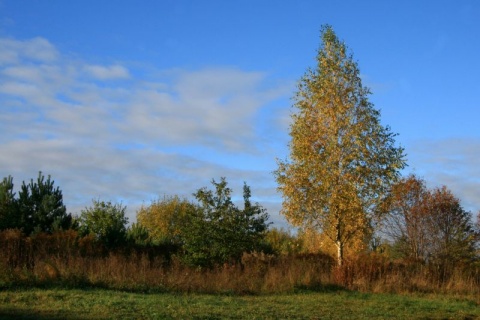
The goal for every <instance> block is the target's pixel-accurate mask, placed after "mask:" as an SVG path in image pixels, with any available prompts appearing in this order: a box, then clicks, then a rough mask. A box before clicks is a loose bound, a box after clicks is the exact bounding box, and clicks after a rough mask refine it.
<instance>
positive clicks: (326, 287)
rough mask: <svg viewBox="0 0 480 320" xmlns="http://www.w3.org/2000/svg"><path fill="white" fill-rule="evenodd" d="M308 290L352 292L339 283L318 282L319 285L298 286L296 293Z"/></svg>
mask: <svg viewBox="0 0 480 320" xmlns="http://www.w3.org/2000/svg"><path fill="white" fill-rule="evenodd" d="M308 292H315V293H333V292H352V291H351V290H349V289H347V288H345V287H343V286H340V285H337V284H331V283H329V284H317V285H309V286H304V285H300V286H296V287H295V293H308Z"/></svg>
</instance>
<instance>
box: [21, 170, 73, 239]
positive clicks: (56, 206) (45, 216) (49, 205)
mask: <svg viewBox="0 0 480 320" xmlns="http://www.w3.org/2000/svg"><path fill="white" fill-rule="evenodd" d="M53 185H54V181H53V180H51V177H50V176H48V177H47V179H46V180H45V177H44V176H43V174H42V172H39V173H38V178H37V181H35V182H34V181H33V179H31V180H30V183H29V184H25V181H24V182H23V184H22V187H21V190H20V192H19V198H18V210H19V213H20V219H21V220H20V223H21V226H22V229H23V231H24V232H25V234H27V235H30V234H32V233H37V232H47V233H51V232H53V231H54V230H60V229H64V230H65V229H68V228H70V226H71V224H72V216H71V215H70V214H67V209H66V207H65V205H64V204H63V195H62V191H61V190H60V188H59V187H56V188H54V186H53Z"/></svg>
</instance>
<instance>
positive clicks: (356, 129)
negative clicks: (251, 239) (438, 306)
mask: <svg viewBox="0 0 480 320" xmlns="http://www.w3.org/2000/svg"><path fill="white" fill-rule="evenodd" d="M321 39H322V46H321V47H320V49H319V51H318V55H317V67H316V69H314V70H312V69H309V70H308V71H307V73H306V74H305V76H304V77H303V78H302V79H301V80H300V82H299V85H298V91H297V93H296V97H295V105H294V107H296V109H297V110H296V112H295V113H293V114H292V124H291V127H290V136H291V142H290V145H289V146H290V160H285V161H279V162H278V169H277V170H276V171H275V176H276V179H277V182H278V185H279V186H278V189H279V191H280V192H281V193H282V194H283V207H282V214H283V215H284V216H285V217H286V218H287V220H288V221H289V222H290V223H291V224H293V225H295V226H301V227H307V228H315V229H317V230H319V231H321V232H323V233H324V234H325V235H326V236H328V237H329V238H330V239H331V240H332V241H333V242H334V243H335V245H336V247H337V257H338V263H339V265H341V264H342V261H343V258H344V248H345V246H346V245H347V244H348V243H349V242H350V241H352V239H355V238H357V239H358V238H359V237H361V236H362V235H365V234H368V233H369V232H371V231H372V226H373V224H374V222H375V219H376V218H378V217H379V214H380V211H381V210H380V209H379V208H380V204H381V203H382V201H383V199H384V198H385V197H386V194H387V193H388V190H389V187H390V185H391V183H392V182H394V181H395V180H396V179H398V177H399V170H400V169H402V168H403V167H404V166H405V160H404V153H403V148H401V147H396V146H395V139H394V138H395V136H396V134H394V133H392V132H391V131H390V128H389V127H384V126H382V125H381V123H380V112H379V111H378V110H376V109H374V107H373V105H372V103H370V102H369V101H368V96H369V94H370V90H369V89H368V88H366V87H364V86H363V85H362V81H361V79H360V72H359V69H358V66H357V63H356V62H355V61H354V60H353V57H352V55H351V54H349V53H347V47H346V45H345V44H344V43H343V42H342V41H340V40H339V39H338V38H337V36H336V34H335V32H334V31H333V29H332V27H330V26H324V27H323V28H322V31H321Z"/></svg>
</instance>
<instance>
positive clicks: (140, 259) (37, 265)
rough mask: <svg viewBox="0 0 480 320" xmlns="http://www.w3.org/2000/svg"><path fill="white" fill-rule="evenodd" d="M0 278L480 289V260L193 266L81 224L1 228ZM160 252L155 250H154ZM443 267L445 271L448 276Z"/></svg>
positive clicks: (243, 290) (114, 284)
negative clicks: (102, 240) (123, 245)
mask: <svg viewBox="0 0 480 320" xmlns="http://www.w3.org/2000/svg"><path fill="white" fill-rule="evenodd" d="M0 246H1V248H2V250H0V286H3V287H11V286H16V285H26V286H39V285H40V286H45V285H47V286H48V285H52V284H54V285H60V286H67V287H87V286H88V287H103V288H113V289H122V290H132V291H157V292H161V291H169V292H199V293H200V292H201V293H236V294H238V293H239V294H262V293H287V292H294V291H296V290H299V289H309V290H329V289H331V288H345V289H350V290H357V291H363V292H378V293H379V292H389V293H409V292H432V293H450V294H461V295H478V294H480V266H478V265H477V266H475V265H469V266H456V267H454V268H451V269H449V270H448V276H445V274H446V273H445V272H443V271H445V270H443V271H442V272H440V270H439V268H438V267H436V266H428V265H424V264H421V263H418V262H405V261H390V260H389V259H387V258H385V257H383V256H381V255H377V254H364V255H359V256H356V257H353V258H350V259H348V260H346V261H345V263H344V265H343V266H342V267H341V268H339V267H336V266H335V261H334V259H333V258H332V257H330V256H328V255H325V254H310V255H308V254H304V255H290V256H273V255H266V254H263V253H251V254H244V256H243V258H242V261H241V263H237V264H225V265H221V266H217V267H215V268H212V269H200V268H192V267H187V266H185V265H184V264H182V263H181V261H180V259H178V258H176V257H173V258H172V259H169V258H168V257H167V256H165V255H162V253H161V252H157V251H149V252H146V251H145V250H143V251H142V250H136V249H132V248H130V250H124V251H122V252H110V253H108V252H106V251H105V250H104V249H103V248H101V247H100V246H98V245H96V244H95V243H94V239H92V238H88V237H87V238H79V237H78V235H77V234H76V233H75V232H74V231H66V232H63V233H58V234H54V235H38V236H36V237H33V238H26V237H23V236H22V235H21V233H19V232H18V231H15V230H8V231H4V232H0ZM152 252H153V253H154V254H152ZM440 275H441V276H440Z"/></svg>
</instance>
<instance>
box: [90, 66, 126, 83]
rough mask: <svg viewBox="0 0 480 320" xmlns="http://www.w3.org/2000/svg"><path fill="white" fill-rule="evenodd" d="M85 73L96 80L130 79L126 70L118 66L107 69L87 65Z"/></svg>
mask: <svg viewBox="0 0 480 320" xmlns="http://www.w3.org/2000/svg"><path fill="white" fill-rule="evenodd" d="M84 69H85V71H86V72H87V73H88V74H90V75H91V76H93V77H94V78H96V79H100V80H107V79H128V78H129V77H130V75H129V72H128V70H127V68H125V67H123V66H120V65H112V66H109V67H106V66H99V65H87V66H85V67H84Z"/></svg>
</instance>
